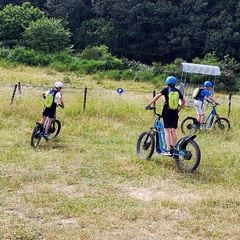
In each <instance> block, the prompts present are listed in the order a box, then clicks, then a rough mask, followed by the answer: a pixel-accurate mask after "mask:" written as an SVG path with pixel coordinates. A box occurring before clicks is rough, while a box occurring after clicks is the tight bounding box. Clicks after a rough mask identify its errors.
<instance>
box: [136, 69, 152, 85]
mask: <svg viewBox="0 0 240 240" xmlns="http://www.w3.org/2000/svg"><path fill="white" fill-rule="evenodd" d="M153 78H154V73H153V72H152V71H143V72H138V73H137V75H136V79H135V80H136V81H143V82H149V81H152V79H153Z"/></svg>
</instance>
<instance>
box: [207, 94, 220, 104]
mask: <svg viewBox="0 0 240 240" xmlns="http://www.w3.org/2000/svg"><path fill="white" fill-rule="evenodd" d="M207 99H209V100H210V101H212V102H214V103H216V104H219V103H218V102H217V101H216V100H215V99H214V98H213V97H212V96H209V97H208V98H207Z"/></svg>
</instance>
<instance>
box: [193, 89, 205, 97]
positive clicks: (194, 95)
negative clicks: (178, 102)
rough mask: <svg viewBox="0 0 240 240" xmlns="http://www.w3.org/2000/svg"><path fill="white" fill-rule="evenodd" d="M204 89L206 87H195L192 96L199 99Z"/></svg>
mask: <svg viewBox="0 0 240 240" xmlns="http://www.w3.org/2000/svg"><path fill="white" fill-rule="evenodd" d="M203 89H204V88H200V87H198V88H195V89H194V90H193V94H192V97H193V98H194V99H197V98H198V97H200V95H201V92H202V90H203Z"/></svg>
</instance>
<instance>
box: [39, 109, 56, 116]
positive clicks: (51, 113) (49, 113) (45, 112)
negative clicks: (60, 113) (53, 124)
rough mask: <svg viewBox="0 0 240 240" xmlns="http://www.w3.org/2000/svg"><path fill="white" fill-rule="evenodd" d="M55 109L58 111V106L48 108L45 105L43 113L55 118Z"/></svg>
mask: <svg viewBox="0 0 240 240" xmlns="http://www.w3.org/2000/svg"><path fill="white" fill-rule="evenodd" d="M55 111H56V108H46V107H45V108H44V109H43V113H42V115H43V116H46V117H49V118H54V117H55Z"/></svg>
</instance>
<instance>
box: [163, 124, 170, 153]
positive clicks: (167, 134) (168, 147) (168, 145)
mask: <svg viewBox="0 0 240 240" xmlns="http://www.w3.org/2000/svg"><path fill="white" fill-rule="evenodd" d="M164 132H165V138H166V145H167V151H170V149H171V128H164Z"/></svg>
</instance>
